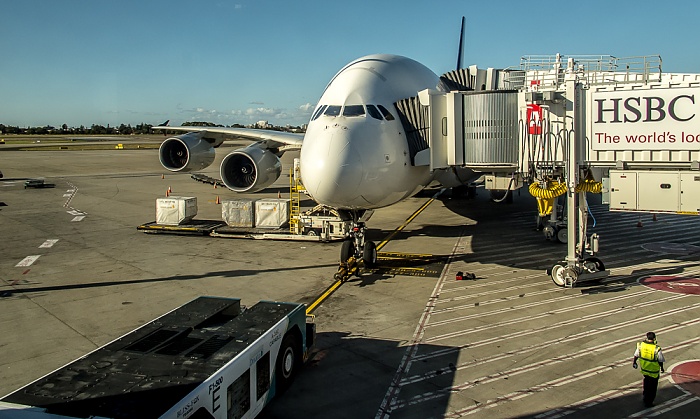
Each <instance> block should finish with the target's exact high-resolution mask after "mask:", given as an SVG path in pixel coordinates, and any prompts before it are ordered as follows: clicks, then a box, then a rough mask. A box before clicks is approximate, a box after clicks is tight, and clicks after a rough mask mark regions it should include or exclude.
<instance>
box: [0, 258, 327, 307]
mask: <svg viewBox="0 0 700 419" xmlns="http://www.w3.org/2000/svg"><path fill="white" fill-rule="evenodd" d="M337 266H338V264H337V263H330V264H323V265H313V266H302V267H296V268H273V269H260V270H253V269H236V270H232V271H214V272H207V273H204V274H198V275H175V276H169V277H164V278H149V279H127V280H124V281H106V282H85V283H80V284H65V285H53V286H38V287H31V288H19V287H18V286H14V287H11V286H0V298H3V297H11V296H12V295H16V294H29V293H46V292H52V291H67V290H79V289H88V288H102V287H112V286H123V285H133V284H148V283H157V282H169V281H196V280H199V279H205V278H211V277H219V276H220V277H224V278H243V277H252V276H255V275H258V274H265V273H270V272H293V271H297V270H303V269H316V268H330V267H337Z"/></svg>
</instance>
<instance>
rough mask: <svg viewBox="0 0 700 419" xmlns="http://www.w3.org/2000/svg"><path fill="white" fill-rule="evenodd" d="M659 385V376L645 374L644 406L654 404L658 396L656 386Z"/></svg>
mask: <svg viewBox="0 0 700 419" xmlns="http://www.w3.org/2000/svg"><path fill="white" fill-rule="evenodd" d="M658 386H659V378H658V377H657V378H653V377H649V376H646V375H645V376H644V393H643V394H644V406H646V407H651V406H653V405H654V399H655V398H656V388H657V387H658Z"/></svg>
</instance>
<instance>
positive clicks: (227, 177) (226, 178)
mask: <svg viewBox="0 0 700 419" xmlns="http://www.w3.org/2000/svg"><path fill="white" fill-rule="evenodd" d="M281 174H282V162H281V161H280V159H279V158H278V157H277V155H275V153H272V152H271V151H269V150H266V149H263V148H260V147H258V146H257V145H256V144H252V145H249V146H248V147H245V148H241V149H239V150H236V151H233V152H231V153H229V154H228V155H227V156H226V157H224V159H223V160H222V161H221V180H222V181H223V182H224V185H226V186H227V187H228V188H229V189H232V190H234V191H236V192H257V191H259V190H261V189H265V188H266V187H268V186H270V185H272V184H273V183H274V182H275V181H276V180H277V179H279V177H280V175H281Z"/></svg>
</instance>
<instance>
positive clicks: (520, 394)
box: [445, 337, 700, 418]
mask: <svg viewBox="0 0 700 419" xmlns="http://www.w3.org/2000/svg"><path fill="white" fill-rule="evenodd" d="M698 342H700V337H696V338H693V339H689V340H686V341H685V342H681V343H679V344H677V345H673V346H669V347H667V348H666V349H664V351H665V352H673V351H675V350H678V349H683V348H685V347H688V346H690V345H692V344H696V343H698ZM593 351H596V349H594V350H592V351H588V353H590V352H593ZM582 356H585V355H582ZM559 362H560V361H559ZM628 364H629V357H625V358H623V359H621V360H618V361H615V362H613V363H612V364H608V365H603V366H599V367H594V368H591V369H588V370H585V371H581V372H578V373H574V374H570V375H567V376H563V377H559V378H556V379H554V380H550V381H547V382H544V383H542V384H538V385H536V386H533V387H530V388H528V389H524V390H518V391H514V392H511V393H508V394H506V395H503V396H500V397H497V398H496V399H493V400H488V401H486V402H484V403H481V404H479V405H477V406H472V407H467V408H463V409H459V410H456V411H453V412H446V414H445V417H446V418H459V417H462V416H467V415H471V414H473V413H477V412H479V411H481V410H485V409H490V408H493V407H496V406H498V405H500V404H502V403H503V402H507V401H513V400H519V399H523V398H525V397H527V396H530V395H532V394H534V393H540V392H543V391H546V390H550V389H553V388H556V387H561V386H563V385H566V384H570V383H573V382H576V381H580V380H582V379H584V378H588V377H592V376H595V375H598V374H601V373H603V372H607V371H612V370H613V369H615V368H618V367H621V366H623V365H628Z"/></svg>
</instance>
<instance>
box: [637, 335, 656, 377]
mask: <svg viewBox="0 0 700 419" xmlns="http://www.w3.org/2000/svg"><path fill="white" fill-rule="evenodd" d="M637 348H638V349H639V367H640V368H641V370H642V374H644V375H647V376H649V377H652V378H659V371H660V370H661V367H660V366H659V361H658V353H659V350H660V349H661V348H660V347H658V346H656V345H655V344H653V343H647V342H639V343H637Z"/></svg>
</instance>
